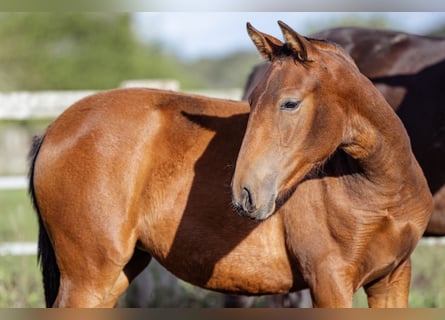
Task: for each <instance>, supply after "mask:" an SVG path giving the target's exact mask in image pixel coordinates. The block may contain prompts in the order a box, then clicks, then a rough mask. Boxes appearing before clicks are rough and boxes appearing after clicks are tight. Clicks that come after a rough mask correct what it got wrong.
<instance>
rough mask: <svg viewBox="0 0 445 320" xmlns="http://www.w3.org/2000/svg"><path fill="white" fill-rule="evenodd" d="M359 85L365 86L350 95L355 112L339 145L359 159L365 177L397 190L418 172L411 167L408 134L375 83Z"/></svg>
mask: <svg viewBox="0 0 445 320" xmlns="http://www.w3.org/2000/svg"><path fill="white" fill-rule="evenodd" d="M363 78H364V77H363ZM364 81H368V80H367V79H365V80H364ZM369 84H370V82H369ZM361 87H362V88H367V89H365V90H357V91H356V92H355V99H352V103H354V107H353V110H354V112H353V115H351V117H350V121H349V125H348V129H347V130H346V131H347V133H346V134H345V137H346V139H345V141H344V143H343V145H342V149H343V150H344V151H345V152H346V153H348V154H349V155H350V156H351V157H352V158H354V159H356V160H357V161H358V163H359V164H360V166H361V168H362V169H363V172H364V175H365V176H366V178H367V179H368V180H370V181H372V182H373V183H375V184H376V185H378V186H379V187H382V188H385V189H387V188H389V189H392V190H394V189H395V190H397V189H398V188H400V185H401V183H402V184H403V180H404V179H409V178H410V174H412V176H415V175H417V173H418V171H417V169H415V170H413V165H415V161H413V160H414V157H413V155H412V152H411V145H410V141H409V137H408V134H407V132H406V130H405V127H404V126H403V124H402V122H401V120H400V119H399V117H398V116H397V115H396V114H395V113H394V111H393V110H392V109H391V107H390V106H389V104H388V103H387V102H386V100H385V99H384V98H383V96H382V95H381V94H380V93H379V92H378V91H377V90H376V89H375V87H374V86H373V85H372V84H371V85H370V86H366V85H365V84H364V86H361ZM368 88H369V89H368ZM350 101H351V99H350ZM363 101H366V103H365V104H363Z"/></svg>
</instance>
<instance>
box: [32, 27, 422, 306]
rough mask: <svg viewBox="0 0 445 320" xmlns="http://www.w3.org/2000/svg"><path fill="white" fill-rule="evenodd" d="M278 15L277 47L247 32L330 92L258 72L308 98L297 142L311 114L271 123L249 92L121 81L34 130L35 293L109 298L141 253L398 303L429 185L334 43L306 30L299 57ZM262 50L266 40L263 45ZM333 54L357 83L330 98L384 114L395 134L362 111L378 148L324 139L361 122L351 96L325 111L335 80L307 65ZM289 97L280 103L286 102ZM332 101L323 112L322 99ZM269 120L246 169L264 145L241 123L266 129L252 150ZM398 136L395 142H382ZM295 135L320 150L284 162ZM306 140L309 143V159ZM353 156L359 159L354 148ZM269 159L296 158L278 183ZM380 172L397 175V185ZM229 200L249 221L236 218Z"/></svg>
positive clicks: (333, 63) (397, 128)
mask: <svg viewBox="0 0 445 320" xmlns="http://www.w3.org/2000/svg"><path fill="white" fill-rule="evenodd" d="M280 25H281V27H282V29H283V34H284V35H285V38H286V43H285V44H283V43H281V42H278V40H275V39H274V38H272V37H271V36H268V35H265V34H262V33H260V32H258V31H256V30H254V29H253V28H252V27H249V28H248V30H249V34H250V35H251V38H252V39H253V40H254V42H255V43H256V44H257V47H258V48H259V49H260V48H261V46H262V45H263V46H265V45H266V44H268V45H270V46H273V49H274V50H275V49H279V50H284V51H283V52H285V53H286V54H285V56H283V60H282V61H281V62H276V64H281V63H283V64H284V65H289V64H290V66H291V68H297V69H298V70H299V71H304V72H305V73H304V75H305V76H304V77H303V79H306V80H305V81H308V82H312V83H318V84H319V86H318V87H319V88H324V89H325V90H326V91H321V92H320V94H321V96H322V97H323V98H326V100H325V101H324V103H321V104H319V103H316V102H320V101H318V100H317V98H316V97H317V96H316V95H315V96H314V95H312V92H311V88H310V87H309V88H308V87H306V86H304V85H302V83H300V82H298V81H294V80H292V79H293V77H292V76H290V77H289V78H286V77H285V78H281V77H279V79H276V80H278V81H273V82H270V81H271V78H273V77H275V76H276V75H277V71H273V72H272V73H270V74H268V75H267V77H265V79H264V82H265V83H269V82H270V83H271V84H272V83H274V85H268V86H267V88H268V90H270V92H269V91H268V93H269V94H270V97H275V98H276V97H278V96H277V94H282V93H283V92H285V93H286V97H287V94H289V95H290V96H291V97H295V94H296V93H299V94H300V95H299V97H303V96H305V97H306V98H307V99H306V100H305V102H304V104H308V105H309V106H308V107H306V108H308V110H311V108H313V109H312V110H313V111H316V110H317V112H314V113H313V114H312V116H309V117H307V119H317V120H318V121H322V122H323V123H324V125H325V126H321V127H320V126H318V127H314V128H315V129H316V130H315V131H314V130H310V128H311V126H306V128H307V129H308V130H303V132H305V133H306V136H302V135H301V134H300V135H299V136H298V139H297V140H294V139H293V135H294V134H295V132H296V131H300V127H301V126H302V125H303V124H305V125H307V124H309V123H310V120H308V121H309V122H307V121H306V120H301V121H302V122H301V121H300V122H298V121H297V122H295V123H294V122H293V120H290V119H291V118H289V117H288V115H286V116H285V117H288V118H283V119H282V121H281V122H280V123H272V122H269V125H267V124H266V123H262V124H261V123H257V125H254V123H255V121H257V120H258V117H261V114H262V113H264V112H266V113H268V111H264V112H263V111H262V112H257V111H255V110H256V109H258V110H261V107H259V106H255V107H253V110H254V112H253V113H252V112H250V114H249V107H248V104H247V103H245V102H234V101H227V100H218V99H210V98H204V97H199V96H193V95H185V94H179V93H172V92H165V91H157V90H147V89H120V90H112V91H107V92H103V93H100V94H96V95H93V96H90V97H88V98H85V99H83V100H81V101H79V102H78V103H76V104H74V105H73V106H72V107H70V108H69V109H67V110H66V111H65V112H64V113H63V114H62V115H61V116H60V117H59V118H57V119H56V120H55V121H54V122H53V123H52V124H51V125H50V126H49V128H48V129H47V131H46V132H45V134H44V135H43V136H41V137H40V138H39V139H36V140H35V142H34V144H33V148H32V150H31V153H30V159H31V167H30V173H29V175H30V192H31V196H32V199H33V203H34V205H35V208H36V210H37V212H38V217H39V258H40V262H41V266H42V274H43V281H44V288H45V299H46V304H47V306H54V307H98V306H102V307H110V306H114V305H115V303H116V301H117V299H118V298H119V296H120V295H121V294H122V293H123V292H124V291H125V289H126V288H127V287H128V285H129V282H130V281H131V280H132V279H133V278H134V277H135V276H136V275H137V274H138V273H139V272H140V271H142V270H143V269H144V268H145V267H146V266H147V264H148V263H149V261H150V259H151V258H152V257H154V258H155V259H156V260H158V261H159V262H160V263H161V264H162V265H163V266H164V267H165V268H166V269H168V270H169V271H170V272H172V273H173V274H174V275H176V276H178V277H179V278H181V279H183V280H185V281H187V282H190V283H192V284H194V285H198V286H201V287H204V288H207V289H211V290H216V291H220V292H223V293H230V294H249V295H260V294H276V293H285V292H290V291H295V290H299V289H303V288H309V289H310V290H311V295H312V298H313V301H314V305H315V306H320V307H330V306H336V307H344V306H351V304H352V295H353V293H354V292H355V291H356V290H357V289H358V288H359V287H361V286H364V287H365V288H366V292H367V293H368V301H369V304H370V306H406V304H407V297H408V290H409V278H410V262H409V257H410V254H411V252H412V251H413V249H414V247H415V246H416V244H417V242H418V240H419V238H420V237H421V235H422V233H423V232H424V229H425V227H426V224H427V221H428V218H429V214H430V209H431V194H430V193H429V190H428V187H427V184H426V182H425V179H424V177H423V175H422V172H421V170H420V169H419V167H418V166H417V163H416V161H415V159H414V157H413V156H412V154H411V152H410V149H409V143H408V141H407V136H406V132H405V130H404V128H403V126H402V125H401V124H400V123H399V122H397V121H398V119H397V117H396V116H394V115H393V114H392V113H391V112H392V111H391V112H389V111H388V109H389V110H390V108H387V105H386V103H385V101H384V99H383V98H381V97H380V96H379V95H378V94H377V92H374V91H373V90H374V87H373V86H372V85H371V84H370V83H367V82H366V81H365V78H364V77H363V76H361V75H360V74H359V72H358V71H357V70H356V68H355V66H354V65H353V63H352V62H351V61H349V59H348V58H347V57H346V55H344V53H342V52H341V51H340V50H337V49H335V52H336V54H333V52H334V50H333V47H331V46H330V45H327V44H325V43H323V42H313V43H312V42H307V41H306V42H307V43H305V42H303V45H302V47H301V48H303V49H309V50H310V53H311V54H310V56H309V57H311V58H313V59H314V62H311V63H308V64H305V63H300V61H299V60H298V59H299V58H300V57H301V54H302V53H303V52H304V51H297V49H296V47H295V46H296V41H299V40H298V39H300V40H301V39H303V38H302V37H301V36H299V35H298V34H296V33H295V32H293V31H291V30H290V29H288V28H287V27H285V26H284V24H282V23H280ZM289 37H291V38H289ZM265 39H267V40H265ZM268 41H272V42H271V43H269V42H268ZM280 48H281V49H280ZM301 48H300V49H301ZM267 50H268V49H264V48H263V50H262V53H263V55H264V54H265V53H266V52H267ZM260 51H261V49H260ZM314 52H317V55H314V56H313V55H312V53H314ZM269 53H270V54H271V57H272V51H270V52H269ZM303 56H304V55H303ZM318 59H320V60H318ZM339 61H341V67H342V71H341V74H342V78H345V79H349V80H350V78H349V76H346V77H345V72H348V74H349V73H350V76H351V77H353V78H355V77H356V78H357V79H358V80H360V81H359V84H360V85H359V86H358V87H356V85H357V83H356V81H354V82H353V86H351V83H348V84H346V85H347V87H351V88H354V89H355V90H352V89H351V90H350V94H351V96H350V97H348V98H347V99H346V100H344V101H343V100H342V101H343V102H345V103H346V102H348V101H349V100H351V101H357V97H356V95H359V96H360V97H359V98H360V101H361V103H363V106H362V107H359V106H357V107H358V108H359V109H361V108H364V110H368V108H369V105H367V104H366V103H365V102H368V103H369V104H373V108H376V109H377V110H378V111H381V113H380V112H379V114H383V115H384V118H383V119H382V120H384V123H385V124H388V122H389V125H390V126H391V132H387V131H384V132H381V134H379V132H378V130H377V131H374V130H373V129H374V127H373V125H376V124H375V123H374V122H372V121H371V120H372V119H362V120H364V122H361V121H359V122H358V123H361V124H364V123H366V124H367V125H368V126H369V127H366V128H367V130H369V133H375V135H372V137H375V138H376V140H375V141H381V142H383V143H382V144H381V145H380V144H379V146H382V147H384V149H380V148H377V149H374V148H371V147H372V146H371V145H369V144H368V143H366V142H369V139H368V138H366V136H360V135H359V137H357V136H355V135H351V136H348V137H349V138H350V139H348V140H345V141H332V138H338V137H339V136H338V135H337V133H338V132H339V131H338V130H337V129H335V128H337V126H343V127H341V130H340V131H341V132H344V133H345V134H346V133H351V134H352V133H357V131H356V129H357V128H356V127H355V125H357V123H356V122H355V121H351V120H358V119H359V118H354V119H351V116H352V115H353V114H354V109H353V108H352V109H351V110H350V111H351V114H349V113H342V112H338V113H335V112H334V110H336V111H339V109H338V106H337V105H336V103H337V102H338V101H339V99H340V100H341V99H343V98H344V97H342V96H341V95H337V93H336V92H337V89H339V88H336V87H335V86H332V84H333V82H329V85H328V86H326V83H325V81H326V79H325V78H324V76H323V75H322V74H320V73H319V71H317V70H319V66H324V67H326V68H327V70H330V69H331V68H332V70H333V71H335V72H337V71H338V65H337V63H338V62H339ZM274 63H275V62H274ZM319 63H320V64H319ZM272 65H274V64H272ZM278 69H279V68H278ZM278 69H277V70H278ZM287 79H291V81H292V86H291V87H287V86H288V84H287V81H288V80H287ZM300 79H301V78H300ZM336 83H338V82H336ZM283 88H287V89H285V90H284V91H283V90H282V89H283ZM343 88H344V87H343ZM340 91H341V90H340ZM256 96H257V95H256ZM379 97H380V98H379ZM260 100H262V99H259V100H258V101H256V103H257V102H259V101H260ZM376 101H377V102H376ZM287 102H289V103H287ZM287 102H286V104H285V107H284V108H288V109H290V108H292V104H293V103H297V101H293V100H292V101H287ZM330 103H332V104H333V109H332V111H331V112H334V113H330V112H328V109H327V106H328V105H330ZM304 107H305V106H303V107H302V109H301V110H305V109H303V108H304ZM287 111H289V112H292V111H291V110H287ZM287 111H286V112H287ZM270 112H271V114H272V112H274V111H272V109H271V111H270ZM304 112H305V111H301V113H302V114H303V115H304V114H305V113H304ZM326 112H328V113H326ZM283 115H284V113H283ZM307 115H309V114H307ZM328 115H329V116H328ZM331 116H334V118H332V117H331ZM247 119H249V120H247ZM255 119H256V120H255ZM333 120H335V121H333ZM337 120H338V121H337ZM368 120H369V123H368ZM247 121H248V122H247ZM246 122H247V131H246ZM265 124H266V126H264V125H265ZM333 126H334V127H333ZM320 128H323V129H321V130H320ZM363 128H365V127H361V129H363ZM297 129H298V130H297ZM331 129H335V130H334V131H331ZM379 129H380V128H379ZM277 133H279V135H280V137H281V140H280V148H282V149H280V150H278V152H277V153H276V158H274V160H273V161H270V163H264V166H263V164H261V163H259V162H256V164H257V165H255V164H253V165H252V166H251V167H250V169H247V170H246V168H247V167H246V166H247V165H248V161H249V159H250V160H253V161H263V160H264V159H265V158H264V155H265V154H266V153H267V152H268V151H267V150H268V148H265V149H264V150H258V151H259V152H258V153H256V152H255V153H254V152H253V151H254V149H255V145H254V144H252V135H253V134H254V135H256V134H257V135H258V136H257V138H260V139H261V138H264V140H263V142H264V145H263V147H270V145H269V146H268V143H269V142H270V140H269V137H270V136H274V137H275V136H276V135H277ZM365 133H368V131H366V132H365ZM269 135H270V136H269ZM394 135H395V136H397V145H396V148H395V150H394V151H393V153H384V154H383V155H382V153H379V152H378V151H382V150H383V151H385V150H386V148H387V144H388V143H391V142H393V139H394V137H393V136H394ZM356 138H360V139H362V140H360V139H359V140H355V139H356ZM302 142H305V143H306V142H310V143H311V145H312V146H316V147H315V148H309V149H305V150H304V152H303V153H302V154H307V157H306V159H307V160H308V161H309V162H310V165H307V164H303V167H304V170H293V169H292V168H294V167H295V164H297V165H300V164H302V163H301V162H300V161H299V159H298V158H295V159H294V160H295V163H294V160H293V159H291V158H293V155H292V154H291V153H289V152H290V150H294V148H295V146H297V147H298V146H301V143H302ZM331 142H332V143H331ZM337 142H341V143H340V144H337ZM241 143H242V146H241V151H240V153H239V154H238V150H240V145H241ZM357 143H358V144H357ZM369 148H371V149H369ZM265 150H266V151H265ZM285 150H287V151H286V152H284V153H283V151H285ZM288 151H289V152H288ZM383 151H382V152H383ZM313 152H316V153H318V154H317V155H315V157H313V155H314V154H313ZM320 155H322V157H321V156H320ZM365 155H366V156H369V157H370V158H366V159H364V160H363V159H362V158H361V157H363V156H365ZM382 156H384V157H385V159H386V160H387V161H386V162H385V163H386V164H385V165H384V166H383V168H386V169H388V168H389V167H388V166H389V165H392V167H391V171H389V172H385V174H384V175H382V174H381V173H382V170H383V168H381V164H382V163H381V160H382V159H381V157H382ZM289 157H290V158H289ZM324 157H326V158H324ZM283 159H288V160H290V161H288V162H287V165H286V167H280V166H281V165H282V164H283V162H282V160H283ZM372 159H375V161H377V162H378V163H373V161H371V160H372ZM361 160H363V163H361ZM368 160H369V161H368ZM395 160H401V161H400V162H399V163H395V162H396V161H395ZM235 161H236V163H237V165H236V167H234V165H235ZM266 162H267V161H266ZM359 164H360V165H359ZM362 164H363V165H362ZM271 165H272V167H273V166H275V168H272V169H273V174H272V176H276V177H277V178H280V179H281V178H282V177H283V174H284V173H286V172H288V171H289V170H291V171H292V174H290V175H289V176H288V177H289V179H288V180H286V181H281V182H285V189H283V187H282V186H281V185H280V184H277V180H273V179H272V177H271V176H270V175H269V173H270V172H271V171H270V169H271ZM375 170H377V171H375ZM265 172H266V173H267V172H269V173H268V175H267V177H265V180H263V181H258V180H256V182H260V184H254V183H252V184H250V183H247V182H248V181H249V180H248V179H249V177H257V178H258V177H259V176H261V175H262V174H264V173H265ZM400 172H403V175H400ZM391 179H402V181H403V183H402V185H401V186H400V184H399V183H397V187H396V189H397V190H394V188H395V185H394V181H393V180H391ZM250 181H251V182H252V181H254V180H250ZM231 182H232V184H233V187H232V188H231V187H230V184H231ZM414 182H415V183H414ZM246 183H247V184H246ZM261 185H262V186H264V188H266V189H261ZM243 186H244V187H243ZM273 188H277V189H275V191H274V190H273ZM261 190H262V191H261ZM283 190H284V193H283ZM231 191H232V192H233V193H232V192H231ZM273 197H276V198H273ZM267 198H268V199H269V200H267ZM265 199H266V200H265ZM232 200H233V203H232ZM275 200H277V202H276V203H275ZM232 206H234V207H235V208H236V209H237V211H238V212H239V213H241V214H242V215H245V216H249V217H251V218H253V219H246V218H242V217H239V216H238V215H237V214H236V213H235V212H234V210H233V207H232ZM274 207H275V209H274ZM266 218H267V219H266ZM254 220H255V221H254ZM389 238H390V241H388V239H389Z"/></svg>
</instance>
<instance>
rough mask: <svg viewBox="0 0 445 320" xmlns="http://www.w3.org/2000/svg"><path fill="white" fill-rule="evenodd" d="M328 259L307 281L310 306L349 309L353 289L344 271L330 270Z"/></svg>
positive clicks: (340, 269)
mask: <svg viewBox="0 0 445 320" xmlns="http://www.w3.org/2000/svg"><path fill="white" fill-rule="evenodd" d="M327 261H328V259H327V260H326V261H325V262H324V263H320V265H318V266H317V269H316V270H315V272H313V273H312V274H313V277H312V278H311V279H309V280H308V284H309V289H310V292H311V298H312V304H313V307H316V308H351V307H352V298H353V295H354V293H353V289H352V284H351V283H350V282H349V281H347V279H348V278H349V277H347V276H346V272H345V269H344V268H342V267H338V268H334V269H333V268H332V267H330V266H329V265H328V262H327Z"/></svg>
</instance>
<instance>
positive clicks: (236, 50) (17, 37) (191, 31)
mask: <svg viewBox="0 0 445 320" xmlns="http://www.w3.org/2000/svg"><path fill="white" fill-rule="evenodd" d="M277 20H283V21H284V22H286V23H287V24H288V25H290V26H291V27H292V28H294V29H295V30H296V31H297V32H299V33H301V34H303V35H310V34H311V33H314V32H317V31H320V30H323V29H327V28H330V27H338V26H352V25H355V26H368V27H375V28H383V29H394V30H400V31H405V32H409V33H415V34H422V35H431V36H445V13H443V12H418V13H416V12H404V13H386V12H380V13H336V12H331V13H323V12H313V13H309V12H307V13H292V12H283V13H279V12H262V13H256V12H255V13H251V12H243V13H240V12H230V13H229V12H227V13H224V12H221V13H218V12H202V13H180V12H179V13H167V12H161V13H153V12H145V13H142V12H140V13H61V12H58V13H0V42H1V46H0V307H43V306H44V300H43V292H42V285H41V278H40V272H39V269H38V266H37V263H36V252H35V251H36V244H35V242H36V239H37V222H36V217H35V214H34V212H33V211H32V209H31V205H30V203H29V200H28V197H27V192H26V179H25V176H26V174H27V162H26V156H27V152H28V149H29V146H30V143H31V140H32V137H33V136H34V135H35V134H38V133H40V132H42V131H43V130H44V128H45V127H46V126H47V125H48V124H49V123H50V122H51V121H52V120H53V119H54V117H56V116H57V115H58V114H60V112H62V111H63V110H64V109H65V108H67V107H68V106H69V104H70V103H72V102H74V101H75V100H76V99H79V98H80V97H82V96H84V95H86V94H90V93H91V92H95V91H97V90H105V89H111V88H116V87H122V86H131V85H138V86H139V85H145V86H154V87H161V88H167V89H172V90H180V91H184V92H191V93H199V94H206V95H211V96H218V97H226V98H230V99H240V98H241V94H242V90H243V87H244V84H245V82H246V79H247V76H248V74H249V72H250V71H251V69H252V67H253V66H254V65H255V64H257V63H259V62H260V61H261V60H260V58H259V55H258V54H257V53H256V51H255V50H254V46H253V45H252V43H251V41H250V39H249V38H248V36H247V32H246V29H245V24H246V22H247V21H249V22H251V23H252V24H253V26H255V27H256V28H258V29H259V30H261V31H263V32H266V33H269V34H272V35H275V36H277V37H280V32H279V28H278V26H277V24H276V21H277ZM444 266H445V246H443V245H439V244H434V245H428V244H427V243H424V244H422V245H420V246H419V247H418V248H417V249H416V252H415V253H414V265H413V270H414V271H413V281H412V290H411V297H410V302H411V305H412V306H415V307H445V272H444V271H445V269H444ZM149 268H151V269H150V270H151V271H150V272H149V273H147V274H145V275H143V277H144V279H145V280H146V283H147V287H146V288H144V287H140V286H139V287H138V288H132V289H131V295H130V294H129V295H128V296H126V297H123V299H122V300H121V303H120V306H131V305H132V302H131V299H133V298H132V297H134V296H139V297H143V299H145V300H144V302H143V304H144V305H145V306H150V307H156V306H161V307H175V306H176V307H187V306H199V307H219V306H222V301H223V300H222V299H223V298H222V296H221V295H219V294H217V293H213V292H208V291H205V290H201V289H197V288H195V287H192V286H190V285H188V284H185V283H182V282H180V281H177V280H176V279H174V278H173V277H171V276H170V275H169V274H168V273H165V271H163V270H162V268H160V267H159V266H157V265H156V264H154V266H152V267H149ZM129 292H130V291H129ZM262 303H263V302H262V300H261V299H257V302H256V303H255V305H254V306H264V304H262ZM355 305H356V306H366V302H365V301H364V298H363V297H361V296H360V294H359V295H358V296H357V298H356V300H355Z"/></svg>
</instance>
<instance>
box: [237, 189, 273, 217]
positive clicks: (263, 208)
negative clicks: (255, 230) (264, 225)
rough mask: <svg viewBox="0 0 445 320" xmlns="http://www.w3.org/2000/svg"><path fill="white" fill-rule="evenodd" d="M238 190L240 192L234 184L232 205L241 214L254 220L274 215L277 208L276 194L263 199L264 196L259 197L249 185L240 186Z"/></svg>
mask: <svg viewBox="0 0 445 320" xmlns="http://www.w3.org/2000/svg"><path fill="white" fill-rule="evenodd" d="M238 190H239V192H235V191H234V188H233V186H232V205H233V207H234V209H235V210H236V212H237V213H238V214H239V215H240V216H242V217H247V218H250V219H253V220H264V219H266V218H268V217H269V216H271V215H272V213H273V212H274V210H275V195H274V194H271V195H270V196H269V197H267V198H268V199H267V200H266V201H261V200H264V198H263V197H259V196H258V194H257V193H255V192H253V190H252V189H251V188H249V187H247V186H243V187H240V188H239V189H238ZM269 194H270V193H269ZM261 203H264V205H261Z"/></svg>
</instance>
